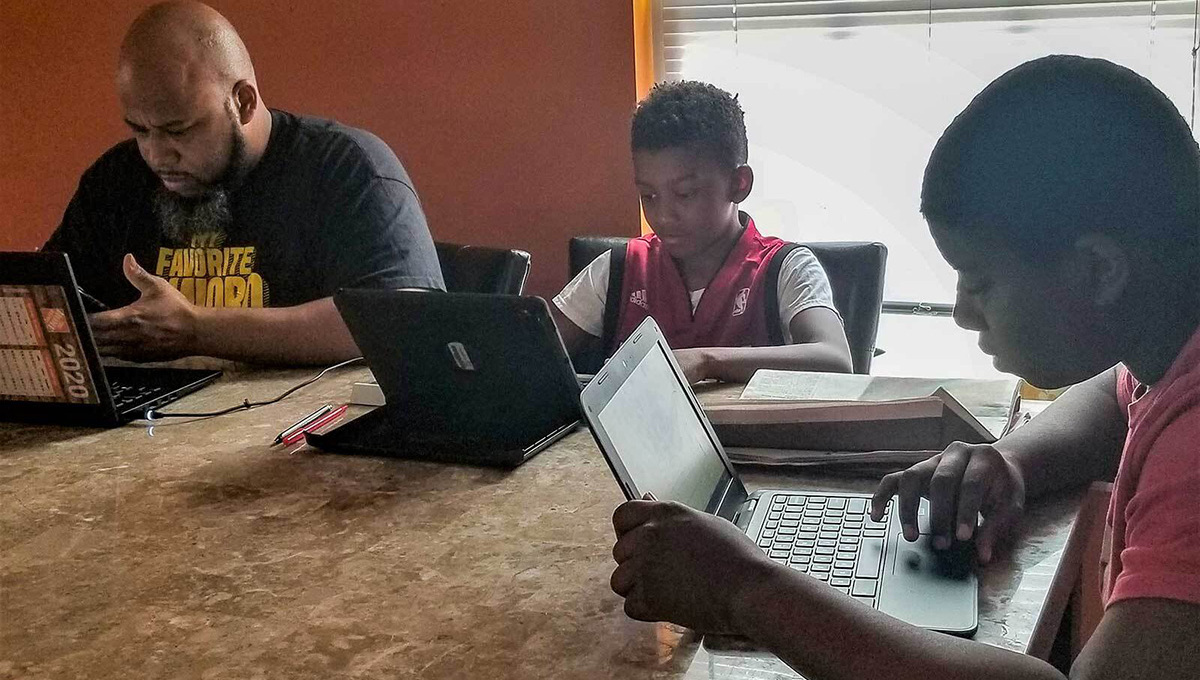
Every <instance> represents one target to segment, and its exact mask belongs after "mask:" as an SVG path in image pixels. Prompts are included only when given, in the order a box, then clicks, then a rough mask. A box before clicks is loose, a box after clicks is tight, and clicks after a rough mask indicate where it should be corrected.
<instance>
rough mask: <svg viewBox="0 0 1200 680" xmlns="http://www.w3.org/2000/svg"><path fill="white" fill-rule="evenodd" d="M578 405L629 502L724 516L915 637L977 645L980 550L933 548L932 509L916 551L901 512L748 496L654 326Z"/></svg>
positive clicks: (859, 499) (924, 511) (847, 498)
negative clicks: (649, 500)
mask: <svg viewBox="0 0 1200 680" xmlns="http://www.w3.org/2000/svg"><path fill="white" fill-rule="evenodd" d="M580 398H581V401H582V404H583V412H584V416H585V418H586V419H587V421H588V424H589V425H590V426H591V429H592V434H593V435H594V436H595V438H596V443H597V444H598V445H599V446H600V450H601V451H602V452H603V453H604V456H605V458H606V459H607V460H608V463H609V466H610V467H611V468H612V471H613V475H614V476H615V477H616V478H617V481H618V483H619V484H620V486H621V489H622V490H623V491H624V492H625V497H626V498H630V499H633V498H641V497H642V494H644V493H645V492H647V491H649V492H653V493H654V495H655V496H656V497H657V498H658V499H659V500H663V501H678V502H680V503H683V504H685V505H688V506H691V507H692V508H695V509H697V510H702V511H704V512H708V513H711V514H714V515H717V516H719V517H723V518H725V519H727V520H729V521H731V522H733V523H734V524H736V525H737V526H738V527H739V528H740V529H741V530H742V531H744V532H745V533H746V534H747V535H749V536H750V538H751V539H752V540H754V542H755V543H757V544H758V546H759V548H761V549H762V551H763V552H764V553H766V554H767V555H768V556H769V557H770V558H771V559H773V560H775V561H777V562H780V563H782V564H786V565H787V566H788V567H790V568H792V569H794V570H796V571H800V572H802V573H805V574H808V575H809V576H811V577H812V578H814V579H817V580H819V581H822V582H824V583H826V584H828V585H829V586H830V587H832V588H833V589H835V590H838V591H840V592H842V593H845V594H846V595H847V596H849V597H853V598H855V599H857V600H859V601H860V602H862V603H864V604H866V605H868V606H870V607H874V608H876V609H878V610H880V611H882V612H884V613H886V614H890V615H892V616H894V617H896V618H898V619H901V620H903V621H906V622H908V623H911V624H913V625H915V626H920V627H923V628H928V629H931V630H937V631H941V632H945V633H952V634H955V635H964V636H966V635H972V634H974V632H975V629H976V627H977V626H978V623H979V584H978V580H977V578H976V576H975V573H974V572H973V571H972V568H971V566H972V565H971V560H970V558H969V555H970V553H971V552H972V551H970V550H962V549H960V550H954V551H946V552H938V551H935V550H934V549H933V548H932V538H931V537H930V535H929V504H928V502H927V501H922V504H921V509H920V516H919V517H918V524H919V528H920V537H919V539H918V540H917V541H915V542H912V543H910V542H908V541H906V540H904V538H903V536H902V534H901V529H900V519H899V514H898V511H897V509H896V508H895V507H894V506H895V503H894V502H889V504H888V506H889V507H888V512H887V513H886V514H885V516H884V517H883V519H882V520H881V521H878V522H876V521H875V520H873V519H871V516H870V514H869V505H870V497H869V496H866V495H863V494H853V493H833V492H825V491H803V490H776V489H768V490H762V491H757V492H755V493H748V492H747V490H746V487H745V486H744V485H743V484H742V481H741V479H740V478H739V477H738V473H737V470H735V469H734V467H733V465H732V464H731V463H730V461H729V457H728V456H726V455H725V450H724V448H723V447H722V446H721V442H720V441H719V440H718V439H717V436H716V433H714V432H713V428H712V425H711V424H710V423H709V422H708V417H707V416H706V415H705V413H704V409H703V408H701V406H700V402H699V401H698V400H697V399H696V395H695V394H694V393H693V392H692V390H691V387H690V386H689V385H688V382H687V380H686V379H685V378H684V377H683V372H682V371H681V370H680V369H679V364H678V363H676V361H675V358H674V355H673V354H672V353H671V348H670V347H669V346H667V342H666V340H665V339H664V338H663V336H662V332H661V331H660V330H659V328H658V326H657V325H656V324H655V323H654V319H651V318H647V319H646V320H645V321H644V322H642V324H641V325H640V326H638V328H637V330H635V331H634V332H633V335H631V336H630V337H629V339H628V340H626V341H625V342H624V343H623V344H622V345H621V347H620V348H619V349H618V350H617V352H616V354H614V355H613V357H612V359H610V360H609V361H608V363H606V364H605V365H604V368H602V369H601V370H600V371H599V372H598V373H597V374H596V377H595V379H593V380H592V382H591V383H590V384H589V385H588V386H587V388H586V389H584V390H583V393H582V394H581V397H580ZM799 448H803V447H799ZM963 546H965V547H968V548H969V547H970V546H969V544H963ZM684 585H685V584H681V587H684Z"/></svg>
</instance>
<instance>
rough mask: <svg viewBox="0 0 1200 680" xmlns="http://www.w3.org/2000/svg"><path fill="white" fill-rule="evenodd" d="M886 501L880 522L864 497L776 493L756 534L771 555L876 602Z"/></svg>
mask: <svg viewBox="0 0 1200 680" xmlns="http://www.w3.org/2000/svg"><path fill="white" fill-rule="evenodd" d="M891 507H892V504H891V501H889V502H888V506H887V512H886V513H885V514H884V519H883V521H881V522H876V521H874V520H872V519H871V516H870V514H868V510H869V500H868V499H866V498H848V497H844V496H827V495H819V496H818V495H811V496H810V495H804V494H775V495H774V496H772V498H771V507H770V509H769V510H768V512H767V519H766V521H765V522H764V523H763V528H762V533H761V534H759V536H758V547H759V548H761V549H762V550H763V552H765V553H766V554H767V555H768V556H769V557H770V558H771V559H772V560H774V561H776V562H779V563H781V564H786V565H787V566H789V567H791V568H792V569H795V570H796V571H800V572H803V573H805V574H808V575H809V576H812V577H813V578H815V579H818V580H820V581H823V582H825V583H827V584H829V586H831V587H832V588H834V589H836V590H839V591H841V592H843V593H846V594H847V595H850V596H852V597H854V598H856V599H858V600H861V601H863V602H865V603H867V604H869V605H871V606H875V604H876V598H877V597H878V595H879V576H880V571H881V567H880V564H881V561H882V558H883V554H884V541H885V540H886V536H887V518H888V517H889V516H890V513H891Z"/></svg>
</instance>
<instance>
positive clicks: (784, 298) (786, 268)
mask: <svg viewBox="0 0 1200 680" xmlns="http://www.w3.org/2000/svg"><path fill="white" fill-rule="evenodd" d="M777 286H778V291H777V293H778V295H779V321H780V322H781V325H782V326H783V341H784V343H786V344H789V345H790V344H793V342H794V340H793V339H792V329H791V325H792V319H793V318H795V316H796V315H797V314H799V313H800V312H803V311H804V310H806V309H809V308H812V307H828V308H829V309H831V310H833V313H834V314H837V313H838V312H837V308H836V307H834V306H833V288H831V287H830V285H829V277H828V276H826V275H825V268H824V267H822V266H821V263H820V262H819V261H818V260H817V256H816V255H813V252H812V251H811V250H809V249H808V248H804V247H800V248H794V249H792V252H790V253H788V256H787V258H786V259H784V261H783V265H782V266H781V267H780V269H779V282H778V284H777ZM838 318H839V319H840V318H841V315H840V314H838Z"/></svg>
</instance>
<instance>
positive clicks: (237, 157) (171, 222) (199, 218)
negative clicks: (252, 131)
mask: <svg viewBox="0 0 1200 680" xmlns="http://www.w3.org/2000/svg"><path fill="white" fill-rule="evenodd" d="M245 166H246V138H245V136H244V135H243V134H242V131H241V130H240V129H238V127H237V124H236V123H234V124H233V126H232V134H231V135H230V142H229V162H228V163H227V164H226V166H225V169H224V170H223V171H222V172H221V174H220V175H218V176H217V178H216V179H215V180H213V181H212V182H211V183H210V184H209V185H208V188H207V189H206V190H205V191H204V192H203V193H201V194H200V195H198V196H181V195H179V194H176V193H174V192H173V191H171V190H169V189H167V188H166V187H165V186H163V185H162V184H159V185H158V189H157V190H156V191H155V192H154V200H153V204H154V214H155V216H156V217H157V218H158V223H159V227H160V229H161V230H162V234H163V236H165V237H166V238H167V239H168V240H169V241H171V242H173V243H179V244H186V245H193V241H194V239H195V238H196V237H197V236H200V235H202V234H224V233H225V232H226V229H227V228H228V227H229V225H230V224H231V223H232V222H233V212H232V209H231V206H230V203H231V200H230V194H231V193H232V191H233V190H234V189H236V188H237V186H238V184H240V183H241V181H242V179H244V178H245V175H246V167H245Z"/></svg>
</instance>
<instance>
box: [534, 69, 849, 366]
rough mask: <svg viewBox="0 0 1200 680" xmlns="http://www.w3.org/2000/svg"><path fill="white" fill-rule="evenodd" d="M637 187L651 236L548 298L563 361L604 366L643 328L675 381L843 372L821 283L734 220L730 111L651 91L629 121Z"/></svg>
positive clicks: (791, 253)
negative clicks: (655, 339) (585, 358)
mask: <svg viewBox="0 0 1200 680" xmlns="http://www.w3.org/2000/svg"><path fill="white" fill-rule="evenodd" d="M632 138H633V139H632V147H633V168H634V182H635V184H636V185H637V189H638V192H639V193H640V194H641V200H642V209H643V211H644V212H645V215H646V221H647V222H648V223H649V224H650V227H651V229H653V230H654V233H653V234H650V235H648V236H643V237H641V238H637V239H633V240H632V241H630V242H629V244H628V246H626V248H625V250H624V251H623V252H619V251H610V252H607V253H605V254H603V255H601V256H600V257H598V258H596V260H595V261H593V262H592V263H591V264H590V265H588V267H587V268H586V269H584V270H583V271H582V272H580V273H579V275H578V276H576V277H575V279H574V280H572V281H571V282H570V283H568V284H567V286H566V288H564V289H563V290H562V292H561V293H559V294H558V295H557V296H555V298H554V316H555V321H556V322H557V324H558V329H559V332H560V333H561V334H562V337H563V341H564V342H565V344H566V346H567V349H568V351H569V352H570V353H571V355H572V356H573V357H577V356H579V355H580V354H581V353H586V352H595V351H597V350H599V351H601V352H603V355H604V356H605V357H608V356H611V355H612V353H613V352H614V351H615V350H616V348H617V346H619V345H620V344H621V342H622V341H623V340H625V339H626V338H627V337H629V335H630V334H631V333H632V332H633V330H634V329H635V328H637V326H638V324H639V323H641V322H642V321H643V320H644V319H645V318H646V317H647V316H652V317H654V320H655V321H656V322H657V323H658V325H659V326H660V327H661V328H662V330H663V333H664V334H665V335H666V338H667V341H668V342H669V343H670V345H671V347H672V348H674V349H675V355H676V358H677V359H678V361H679V364H680V366H681V367H682V368H683V370H684V373H686V374H687V376H688V378H689V379H691V380H692V381H693V382H695V381H699V380H704V379H706V378H716V379H718V380H728V381H745V380H749V379H750V377H751V376H752V375H754V372H755V371H756V370H758V369H760V368H778V369H787V370H819V371H838V372H847V373H848V372H850V370H851V363H850V349H849V347H848V345H847V343H846V335H845V332H844V330H843V329H842V322H841V317H840V316H838V313H837V312H836V311H835V310H834V307H833V297H832V293H831V291H830V287H829V280H828V279H827V278H826V276H825V271H824V270H823V269H822V268H821V265H820V263H819V262H817V259H816V257H815V256H813V254H812V252H811V251H809V250H808V249H807V248H803V247H800V246H796V245H794V244H789V243H785V242H784V241H781V240H779V239H777V238H771V237H766V236H763V235H761V234H760V233H759V232H758V229H756V228H755V226H754V220H752V219H750V216H749V215H747V214H746V213H744V212H740V211H739V210H738V204H739V203H741V202H742V201H744V200H745V199H746V196H748V195H749V194H750V189H751V188H752V187H753V185H754V172H753V171H752V170H751V169H750V166H749V165H746V126H745V123H744V121H743V116H742V109H741V106H740V105H739V104H738V102H737V99H736V98H734V97H733V96H731V95H730V94H729V93H728V92H725V91H724V90H721V89H718V88H716V87H714V86H712V85H708V84H706V83H698V82H688V81H684V82H677V83H666V84H662V85H658V86H656V87H655V88H654V90H653V91H651V93H650V95H649V96H648V97H647V98H646V99H645V100H644V101H642V102H641V103H640V104H639V105H638V108H637V112H636V113H635V114H634V116H633V134H632Z"/></svg>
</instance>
